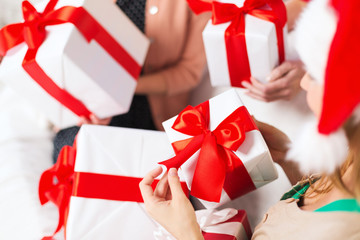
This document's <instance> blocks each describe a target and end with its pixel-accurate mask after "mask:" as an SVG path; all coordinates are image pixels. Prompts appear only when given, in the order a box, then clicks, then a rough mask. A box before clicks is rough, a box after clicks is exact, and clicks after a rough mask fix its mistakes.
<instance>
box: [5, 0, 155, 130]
mask: <svg viewBox="0 0 360 240" xmlns="http://www.w3.org/2000/svg"><path fill="white" fill-rule="evenodd" d="M46 3H47V5H46ZM22 10H23V15H24V19H25V20H24V23H18V24H11V25H8V26H5V27H4V28H3V29H1V31H0V55H5V57H4V59H3V61H2V63H1V66H0V80H1V81H2V82H4V83H6V84H8V85H9V86H11V87H12V88H13V89H14V90H15V91H16V92H18V93H19V94H21V95H22V96H23V97H24V98H25V99H27V100H28V101H29V102H30V103H32V105H33V106H34V107H37V108H38V109H39V110H40V111H42V112H44V113H45V115H46V116H47V117H48V119H49V120H50V121H51V122H53V123H54V124H55V125H56V126H58V127H60V128H64V127H67V126H72V125H75V124H76V123H77V122H78V119H79V116H85V117H89V115H90V114H91V113H93V114H95V115H96V116H98V117H99V118H105V117H110V116H114V115H117V114H121V113H125V112H127V111H128V109H129V107H130V103H131V101H132V97H133V94H134V91H135V87H136V84H137V78H138V76H139V74H140V71H141V66H142V64H143V62H144V60H145V56H146V53H147V49H148V47H149V41H148V39H147V38H146V37H145V35H144V34H143V33H141V31H140V30H139V29H137V27H136V26H135V25H134V24H133V23H132V22H131V20H130V19H128V18H127V16H126V15H125V14H124V13H123V12H122V11H121V10H120V8H119V7H118V6H116V4H115V2H114V1H113V0H104V1H101V2H99V1H97V0H50V1H45V2H40V3H39V4H38V5H36V8H35V7H33V6H32V5H31V4H30V3H29V2H27V1H24V2H23V6H22Z"/></svg>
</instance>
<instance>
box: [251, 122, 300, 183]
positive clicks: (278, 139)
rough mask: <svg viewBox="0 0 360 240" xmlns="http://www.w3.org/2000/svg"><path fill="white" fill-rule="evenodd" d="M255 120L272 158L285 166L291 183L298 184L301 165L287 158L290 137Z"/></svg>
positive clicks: (284, 168)
mask: <svg viewBox="0 0 360 240" xmlns="http://www.w3.org/2000/svg"><path fill="white" fill-rule="evenodd" d="M254 121H255V123H256V125H257V127H258V128H259V130H260V132H261V134H262V136H263V138H264V140H265V142H266V145H267V146H268V148H269V151H270V154H271V157H272V159H273V160H274V162H276V163H278V164H279V165H280V166H281V167H282V168H283V170H284V172H285V173H286V175H287V177H288V178H289V180H290V182H291V184H296V183H297V182H298V181H300V180H301V178H302V174H301V173H300V171H299V166H298V164H297V163H295V162H293V161H288V160H285V159H286V153H287V151H288V149H289V146H290V139H289V138H288V136H286V134H285V133H283V132H282V131H280V130H279V129H277V128H275V127H273V126H271V125H269V124H266V123H263V122H260V121H257V120H256V119H255V118H254Z"/></svg>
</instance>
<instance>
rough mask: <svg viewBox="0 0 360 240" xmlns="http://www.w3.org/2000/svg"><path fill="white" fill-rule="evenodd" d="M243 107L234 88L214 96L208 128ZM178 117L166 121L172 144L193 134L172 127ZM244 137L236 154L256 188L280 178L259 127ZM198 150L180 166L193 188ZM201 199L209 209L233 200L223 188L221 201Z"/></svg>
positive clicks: (216, 124)
mask: <svg viewBox="0 0 360 240" xmlns="http://www.w3.org/2000/svg"><path fill="white" fill-rule="evenodd" d="M241 106H243V103H242V102H241V100H240V98H239V96H238V94H237V92H236V90H234V89H231V90H228V91H226V92H224V93H222V94H220V95H218V96H215V97H213V98H211V99H210V100H209V111H210V123H209V127H208V128H209V130H210V131H214V129H216V127H217V126H218V125H219V124H220V123H221V122H222V121H223V120H224V119H225V118H227V117H228V116H229V115H230V114H231V113H233V112H234V111H235V110H236V109H237V108H239V107H241ZM176 118H177V116H175V117H173V118H171V119H169V120H167V121H165V122H163V126H164V129H165V132H166V133H167V135H168V137H169V140H170V142H171V143H174V142H177V141H181V140H185V139H189V138H191V137H192V136H189V135H186V134H183V133H181V132H178V131H176V130H175V129H173V128H172V126H173V123H174V122H175V119H176ZM245 136H246V138H245V140H244V142H243V143H242V144H241V146H240V147H239V148H238V149H237V151H236V152H235V154H236V156H238V157H239V159H240V160H241V161H242V162H243V164H244V166H245V168H246V171H247V172H248V173H249V175H250V177H251V180H252V182H253V184H254V185H255V187H256V188H259V187H261V186H263V185H265V184H267V183H269V182H271V181H273V180H275V179H276V178H277V177H278V175H277V171H276V168H275V165H274V163H273V161H272V158H271V155H270V152H269V149H268V147H267V145H266V143H265V141H264V139H263V137H262V135H261V133H260V132H259V130H257V129H255V130H252V131H248V132H246V134H245ZM199 152H200V151H199V150H198V151H197V152H196V153H195V154H193V155H192V156H191V157H190V158H189V159H188V160H187V161H186V162H185V163H184V164H183V165H182V166H181V170H182V174H183V176H184V178H185V181H186V183H187V185H188V188H189V189H191V185H192V180H193V175H194V172H195V166H196V164H197V160H198V156H199ZM208 177H209V178H211V174H209V176H208ZM237 184H239V186H240V185H241V183H240V182H239V183H237ZM238 197H239V196H238ZM199 200H200V202H201V203H202V204H203V205H204V206H205V207H206V208H216V207H218V206H220V205H222V204H224V203H226V202H229V201H231V200H232V199H231V198H230V197H229V195H228V194H227V193H226V191H225V190H224V189H223V190H222V193H221V199H220V201H219V202H209V201H205V200H203V199H199Z"/></svg>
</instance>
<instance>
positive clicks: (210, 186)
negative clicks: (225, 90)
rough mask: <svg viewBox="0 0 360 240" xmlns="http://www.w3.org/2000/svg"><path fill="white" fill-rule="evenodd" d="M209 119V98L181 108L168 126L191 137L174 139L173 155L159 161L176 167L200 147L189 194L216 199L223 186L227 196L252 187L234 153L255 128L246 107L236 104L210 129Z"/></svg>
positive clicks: (252, 184)
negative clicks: (212, 129) (197, 103)
mask: <svg viewBox="0 0 360 240" xmlns="http://www.w3.org/2000/svg"><path fill="white" fill-rule="evenodd" d="M209 122H210V113H209V101H207V102H204V103H202V104H200V105H198V106H197V107H195V108H194V107H191V106H188V107H187V108H185V109H184V110H183V111H182V112H181V113H180V114H179V116H178V117H177V119H176V120H175V122H174V124H173V126H172V128H173V129H174V130H176V131H179V132H181V133H183V134H187V135H190V136H193V137H192V138H189V139H185V140H182V141H178V142H174V143H173V147H174V149H175V152H176V154H177V155H176V156H175V157H173V158H171V159H169V160H166V161H163V162H160V164H164V165H165V166H166V167H167V168H168V169H170V168H172V167H175V168H180V166H181V165H182V164H184V163H185V162H186V161H187V160H188V159H189V158H190V157H191V156H192V155H193V154H194V153H195V152H196V151H198V150H199V149H200V154H199V158H198V161H197V165H196V169H195V173H194V176H193V181H192V186H191V195H193V196H195V197H197V198H200V199H203V200H207V201H212V202H219V201H220V197H221V191H222V189H223V188H226V192H227V194H228V195H229V196H230V198H235V197H237V196H240V195H242V194H245V193H247V192H249V191H251V190H253V189H255V186H254V183H253V182H252V180H251V177H250V176H249V173H248V172H247V171H246V168H245V167H244V165H243V163H242V161H241V160H240V159H239V158H238V157H237V156H236V155H235V153H234V151H236V150H237V149H238V148H239V147H240V145H241V144H242V143H243V142H244V140H245V137H246V135H245V133H246V132H248V131H251V130H255V129H257V127H256V125H255V123H254V121H253V120H252V118H251V117H250V115H249V113H248V111H247V110H246V108H245V107H244V106H242V107H239V108H237V109H236V110H235V111H234V112H233V113H232V114H230V115H229V116H228V117H227V118H226V119H224V120H223V121H222V122H221V123H220V124H219V125H218V126H217V128H216V129H215V130H214V131H212V132H211V131H210V130H209V128H208V126H209Z"/></svg>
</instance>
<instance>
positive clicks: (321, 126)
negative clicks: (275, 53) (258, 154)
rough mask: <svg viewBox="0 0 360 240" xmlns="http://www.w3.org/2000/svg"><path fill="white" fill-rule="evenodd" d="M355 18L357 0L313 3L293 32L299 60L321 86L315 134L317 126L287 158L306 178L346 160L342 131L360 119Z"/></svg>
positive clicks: (359, 36)
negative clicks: (293, 160) (292, 161)
mask: <svg viewBox="0 0 360 240" xmlns="http://www.w3.org/2000/svg"><path fill="white" fill-rule="evenodd" d="M359 12H360V1H359V0H312V1H310V3H309V4H308V6H307V7H306V9H305V10H304V12H303V14H302V16H301V17H300V19H299V21H298V24H297V26H296V43H295V45H296V48H297V51H298V54H299V56H300V58H301V60H302V61H303V62H304V65H305V68H306V69H307V71H308V73H309V74H310V75H311V76H312V78H314V79H315V80H316V81H318V82H320V83H321V84H324V96H323V106H322V112H321V115H320V119H319V121H318V125H317V130H318V131H316V123H315V124H314V123H313V124H312V125H309V124H308V125H307V128H306V130H304V131H303V134H302V135H301V136H300V140H299V141H300V142H301V144H298V143H296V142H295V143H294V144H293V145H294V147H293V148H292V149H291V150H290V151H289V154H288V157H289V158H290V159H295V160H297V161H298V162H299V163H300V167H301V169H302V170H303V171H305V172H328V173H330V172H332V171H333V170H334V169H335V168H336V167H338V166H339V165H341V163H342V162H343V161H344V159H345V158H346V155H347V139H346V136H345V133H344V131H343V129H342V128H341V126H342V125H343V124H344V122H345V121H346V120H347V119H348V118H349V117H350V116H352V115H355V116H357V117H358V118H359V119H360V117H359V116H360V111H359V110H358V109H359V107H358V105H359V102H360V81H359V79H358V78H360V60H359V57H360V20H359V18H358V14H359ZM310 129H312V130H310ZM310 132H313V133H315V134H310ZM319 133H320V134H319ZM295 145H299V146H295ZM303 145H306V149H304V146H303Z"/></svg>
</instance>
